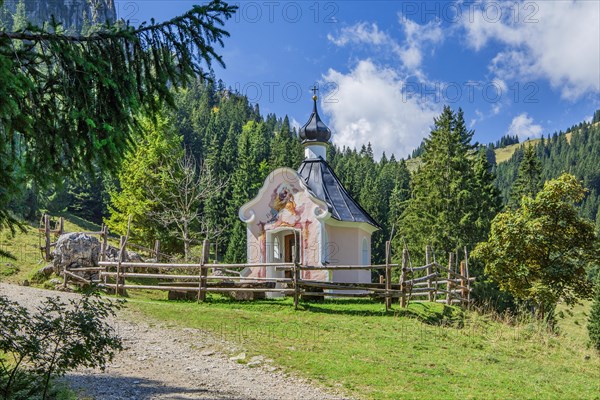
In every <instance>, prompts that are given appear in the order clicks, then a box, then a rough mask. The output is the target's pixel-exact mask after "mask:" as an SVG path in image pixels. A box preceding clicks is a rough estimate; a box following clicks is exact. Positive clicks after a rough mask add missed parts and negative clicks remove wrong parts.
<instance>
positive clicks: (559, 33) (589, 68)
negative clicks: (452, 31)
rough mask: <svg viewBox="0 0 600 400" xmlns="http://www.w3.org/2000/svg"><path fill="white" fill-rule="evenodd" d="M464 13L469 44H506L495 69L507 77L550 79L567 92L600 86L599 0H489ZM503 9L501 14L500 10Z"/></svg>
mask: <svg viewBox="0 0 600 400" xmlns="http://www.w3.org/2000/svg"><path fill="white" fill-rule="evenodd" d="M479 5H481V7H474V8H473V9H472V12H469V13H466V12H465V13H463V18H462V20H461V22H462V26H463V27H464V29H465V30H466V33H467V42H468V43H469V45H470V46H471V47H472V48H474V49H476V50H480V49H482V48H483V47H485V46H486V45H487V44H488V43H490V42H495V43H500V44H501V45H502V46H503V48H502V49H501V50H500V51H499V52H498V53H497V55H496V56H495V57H494V59H493V60H492V61H491V63H490V66H489V68H490V70H491V71H492V72H493V73H494V74H496V75H497V76H498V77H500V78H503V79H514V78H519V79H525V80H526V79H539V78H543V79H547V80H548V81H549V82H550V84H551V85H552V87H554V88H556V89H558V90H560V91H561V95H562V97H563V98H566V99H570V100H576V99H578V98H580V97H582V96H584V95H585V94H588V93H599V92H600V51H598V49H600V24H599V23H598V15H599V14H600V2H598V1H573V0H567V1H545V2H540V1H538V2H532V1H525V0H522V1H521V2H515V1H513V0H510V1H497V0H484V1H482V2H481V3H479ZM498 7H500V8H501V9H502V18H501V19H500V20H498V18H497V17H496V16H497V13H496V12H495V11H496V10H497V9H498Z"/></svg>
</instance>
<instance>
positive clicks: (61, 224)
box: [58, 217, 65, 236]
mask: <svg viewBox="0 0 600 400" xmlns="http://www.w3.org/2000/svg"><path fill="white" fill-rule="evenodd" d="M63 233H65V217H60V220H59V222H58V236H60V235H62V234H63Z"/></svg>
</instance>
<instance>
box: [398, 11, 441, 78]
mask: <svg viewBox="0 0 600 400" xmlns="http://www.w3.org/2000/svg"><path fill="white" fill-rule="evenodd" d="M400 25H401V26H402V28H403V29H404V35H405V45H404V46H402V47H400V46H398V47H397V48H396V52H397V53H398V55H399V56H400V59H401V60H402V63H403V64H404V66H405V67H406V68H408V69H409V70H418V69H419V68H420V67H421V64H422V62H423V51H424V48H425V47H426V46H427V45H429V44H438V43H440V42H442V41H443V39H444V35H443V31H442V27H441V21H439V20H436V21H430V22H428V23H427V24H424V25H420V24H418V23H416V22H414V21H411V20H410V19H408V18H402V17H401V18H400Z"/></svg>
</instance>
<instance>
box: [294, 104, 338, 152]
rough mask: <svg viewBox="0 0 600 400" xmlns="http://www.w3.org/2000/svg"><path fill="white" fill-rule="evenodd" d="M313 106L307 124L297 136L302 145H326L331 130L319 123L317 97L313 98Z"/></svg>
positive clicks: (321, 122)
mask: <svg viewBox="0 0 600 400" xmlns="http://www.w3.org/2000/svg"><path fill="white" fill-rule="evenodd" d="M313 101H314V106H313V112H312V114H311V115H310V118H309V119H308V122H307V123H306V124H304V126H303V127H302V128H300V131H299V132H298V135H299V136H300V140H302V144H306V143H328V142H329V139H330V138H331V130H329V128H328V127H327V125H325V124H324V123H323V121H321V117H319V113H318V112H317V96H313Z"/></svg>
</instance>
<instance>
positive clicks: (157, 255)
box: [154, 239, 204, 262]
mask: <svg viewBox="0 0 600 400" xmlns="http://www.w3.org/2000/svg"><path fill="white" fill-rule="evenodd" d="M203 254H204V253H203ZM154 258H155V259H156V262H160V240H158V239H156V240H155V241H154Z"/></svg>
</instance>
